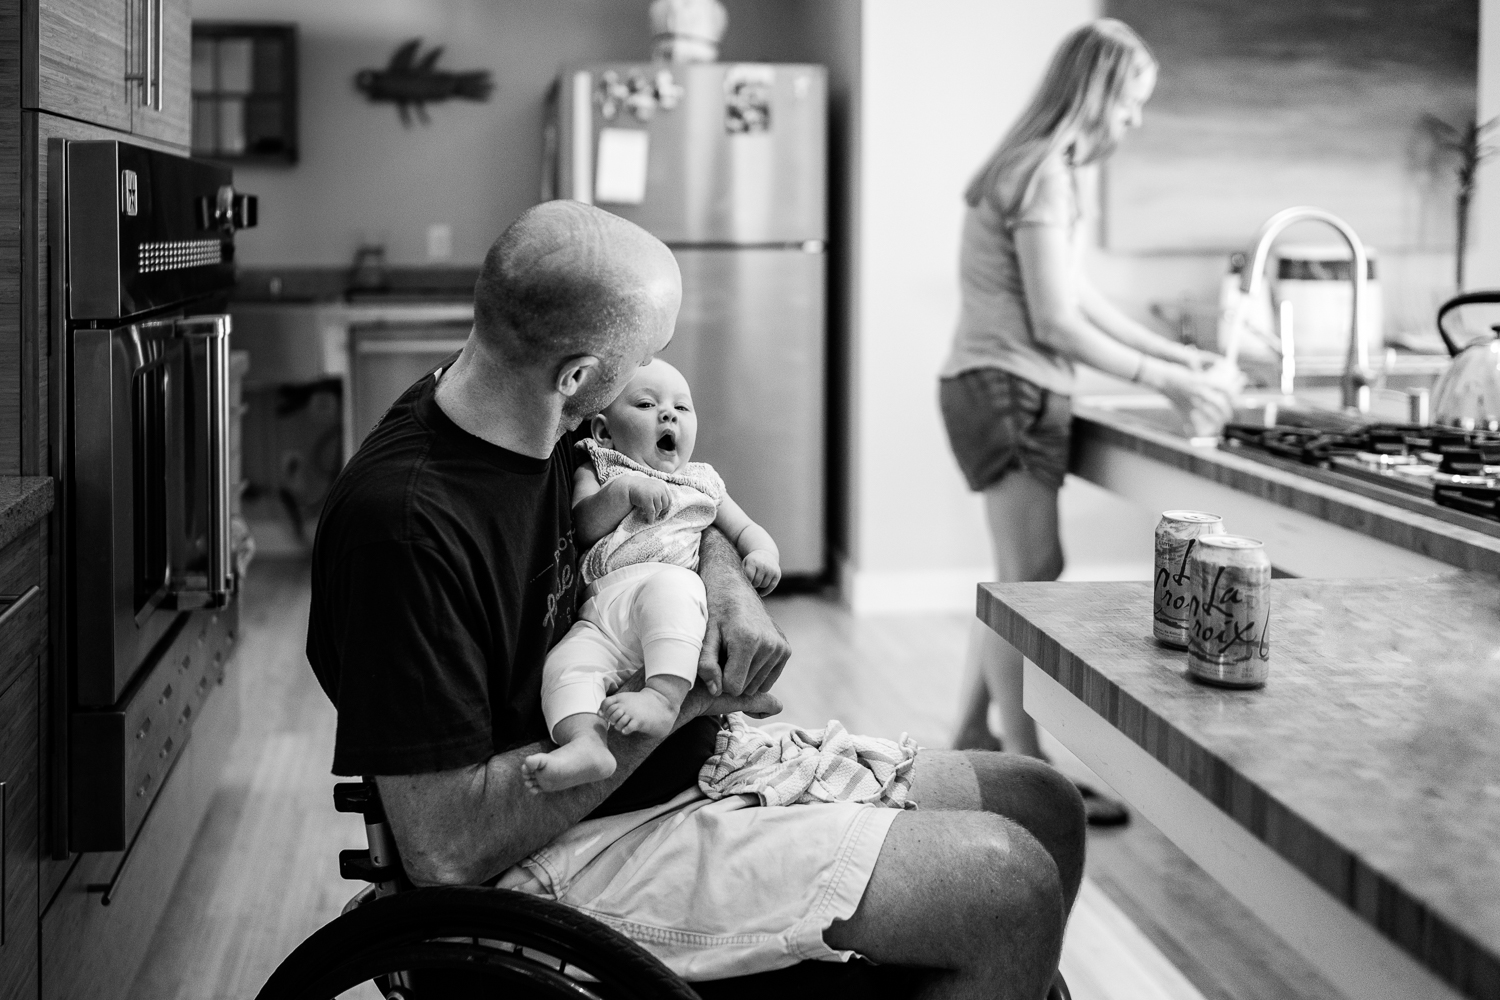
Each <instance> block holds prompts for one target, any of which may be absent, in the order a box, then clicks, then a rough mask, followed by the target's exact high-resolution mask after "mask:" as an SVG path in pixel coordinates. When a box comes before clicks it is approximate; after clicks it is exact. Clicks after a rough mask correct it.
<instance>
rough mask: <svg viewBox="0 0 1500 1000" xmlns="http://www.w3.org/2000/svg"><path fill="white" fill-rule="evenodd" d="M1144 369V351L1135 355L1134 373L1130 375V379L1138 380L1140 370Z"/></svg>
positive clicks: (1139, 378)
mask: <svg viewBox="0 0 1500 1000" xmlns="http://www.w3.org/2000/svg"><path fill="white" fill-rule="evenodd" d="M1145 370H1146V354H1145V352H1144V351H1142V352H1140V353H1138V354H1136V356H1135V373H1134V374H1133V375H1131V376H1130V381H1132V382H1140V380H1141V372H1143V371H1145Z"/></svg>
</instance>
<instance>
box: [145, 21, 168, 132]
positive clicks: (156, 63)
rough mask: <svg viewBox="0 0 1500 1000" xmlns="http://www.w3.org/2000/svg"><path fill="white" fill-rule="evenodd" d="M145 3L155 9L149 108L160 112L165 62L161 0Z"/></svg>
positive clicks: (164, 33)
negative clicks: (154, 38) (154, 39)
mask: <svg viewBox="0 0 1500 1000" xmlns="http://www.w3.org/2000/svg"><path fill="white" fill-rule="evenodd" d="M146 2H147V3H150V4H152V5H153V6H155V8H156V17H155V18H153V19H152V23H153V24H155V26H156V44H155V47H154V51H153V53H152V63H151V64H152V68H153V69H154V70H155V75H154V76H153V77H152V79H151V108H152V110H155V111H160V110H161V90H162V87H161V80H162V63H163V62H164V61H165V55H166V46H165V44H164V43H163V38H164V37H165V35H166V32H165V31H163V30H162V28H163V27H164V26H163V24H162V9H161V5H162V0H146Z"/></svg>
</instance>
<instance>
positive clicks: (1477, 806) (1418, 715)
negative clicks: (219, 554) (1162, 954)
mask: <svg viewBox="0 0 1500 1000" xmlns="http://www.w3.org/2000/svg"><path fill="white" fill-rule="evenodd" d="M1272 608H1273V612H1272V615H1273V617H1272V627H1271V644H1272V654H1271V676H1270V680H1269V682H1268V683H1267V684H1266V686H1265V687H1264V688H1262V689H1259V690H1252V691H1232V690H1225V689H1220V688H1214V687H1208V686H1205V685H1201V684H1198V683H1195V682H1193V681H1191V680H1190V679H1189V678H1188V677H1187V675H1186V673H1185V658H1186V654H1185V653H1182V652H1178V651H1174V650H1170V649H1167V648H1165V647H1162V646H1158V645H1157V644H1156V643H1155V641H1154V640H1153V639H1152V638H1151V585H1150V584H1149V583H1041V584H1037V583H1031V584H985V585H982V587H981V588H980V594H979V616H980V617H981V618H982V619H983V620H984V621H985V622H986V623H987V624H988V625H989V626H990V627H991V628H993V629H994V630H995V631H996V632H998V633H999V634H1000V635H1002V636H1005V637H1007V638H1008V639H1009V640H1010V641H1011V642H1012V643H1013V644H1014V645H1016V646H1017V647H1018V648H1019V649H1020V650H1021V651H1022V652H1024V653H1025V654H1026V656H1027V657H1029V658H1030V659H1031V660H1032V661H1033V662H1034V663H1036V664H1037V665H1038V666H1039V667H1040V668H1041V669H1042V670H1044V671H1046V672H1047V673H1048V674H1049V675H1051V676H1052V677H1054V678H1055V679H1056V680H1057V681H1058V682H1059V683H1061V684H1062V685H1063V686H1064V687H1066V688H1067V689H1068V690H1069V691H1070V692H1072V693H1073V694H1074V695H1075V696H1076V697H1078V698H1079V699H1080V700H1081V701H1082V702H1083V703H1084V704H1086V705H1087V706H1088V707H1089V708H1091V709H1092V710H1094V711H1095V712H1097V713H1098V714H1099V715H1100V716H1102V717H1103V718H1104V719H1106V720H1107V721H1109V722H1110V723H1111V724H1112V725H1114V726H1115V727H1116V728H1117V729H1119V730H1120V731H1121V732H1122V733H1124V734H1125V735H1126V736H1127V737H1129V738H1130V739H1131V740H1132V741H1134V742H1135V743H1136V744H1138V745H1139V746H1140V747H1142V748H1143V749H1144V750H1146V751H1147V752H1148V753H1150V754H1151V755H1152V756H1153V757H1155V758H1156V759H1157V760H1159V761H1160V762H1161V763H1163V764H1164V765H1166V766H1167V767H1168V768H1170V769H1171V770H1172V771H1173V772H1174V773H1175V774H1177V775H1178V776H1179V777H1181V778H1182V779H1183V780H1184V781H1185V782H1187V783H1188V784H1189V785H1190V786H1191V787H1192V788H1194V789H1195V790H1197V791H1198V792H1199V793H1201V794H1202V795H1204V796H1205V797H1206V798H1208V799H1209V800H1210V801H1211V802H1212V803H1213V804H1214V805H1215V806H1217V807H1218V808H1220V809H1222V810H1223V811H1224V812H1225V813H1227V814H1229V815H1230V816H1231V817H1232V818H1233V819H1234V820H1235V821H1236V822H1238V823H1239V824H1241V825H1242V826H1243V827H1244V828H1246V829H1247V830H1249V831H1250V832H1251V833H1252V834H1253V835H1254V836H1256V837H1257V838H1259V839H1260V840H1261V841H1263V842H1264V843H1266V844H1267V845H1268V846H1269V847H1270V848H1271V849H1272V850H1274V851H1276V852H1277V853H1278V854H1280V855H1281V856H1282V857H1283V858H1285V859H1286V860H1287V861H1289V862H1291V863H1292V864H1293V865H1295V866H1296V867H1297V868H1299V869H1300V870H1301V871H1303V872H1304V873H1305V874H1306V875H1307V876H1308V877H1309V878H1310V879H1312V880H1313V881H1315V882H1317V883H1318V884H1319V885H1321V886H1322V887H1323V888H1324V889H1326V890H1327V891H1328V892H1329V893H1331V894H1332V895H1333V896H1334V897H1335V898H1337V899H1339V900H1340V901H1342V902H1343V903H1345V904H1346V905H1347V906H1349V907H1350V908H1351V909H1353V910H1354V911H1355V912H1357V913H1358V914H1359V915H1360V916H1361V917H1363V918H1364V919H1365V920H1367V921H1368V922H1369V923H1371V924H1372V925H1374V926H1375V927H1376V928H1377V929H1379V930H1380V931H1381V932H1382V933H1383V934H1384V935H1386V937H1388V938H1389V939H1390V940H1392V941H1393V942H1395V943H1396V944H1397V945H1398V946H1400V947H1401V948H1403V949H1405V950H1406V951H1407V952H1408V953H1409V954H1411V955H1413V956H1414V957H1416V958H1417V959H1418V960H1419V961H1421V962H1423V963H1424V964H1425V965H1427V966H1428V967H1429V968H1430V969H1432V970H1433V971H1434V972H1435V973H1436V974H1437V975H1439V976H1441V977H1442V978H1443V979H1445V980H1446V981H1448V982H1450V983H1452V984H1453V985H1454V986H1455V987H1456V988H1457V989H1458V990H1460V991H1461V992H1463V993H1465V994H1467V995H1469V996H1473V997H1481V998H1497V997H1500V581H1496V580H1495V579H1494V578H1493V577H1490V576H1488V575H1486V574H1478V573H1453V574H1443V575H1440V576H1437V577H1431V578H1426V579H1417V580H1379V581H1363V580H1360V581H1344V580H1339V581H1329V580H1274V581H1272Z"/></svg>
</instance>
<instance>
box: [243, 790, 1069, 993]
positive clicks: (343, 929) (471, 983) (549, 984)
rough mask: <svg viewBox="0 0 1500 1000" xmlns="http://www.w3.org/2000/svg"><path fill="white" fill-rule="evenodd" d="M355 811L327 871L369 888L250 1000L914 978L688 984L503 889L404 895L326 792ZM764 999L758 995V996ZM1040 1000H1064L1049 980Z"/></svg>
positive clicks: (881, 979) (906, 974) (810, 985)
mask: <svg viewBox="0 0 1500 1000" xmlns="http://www.w3.org/2000/svg"><path fill="white" fill-rule="evenodd" d="M333 800H334V808H335V809H337V810H338V811H339V812H348V813H354V812H357V813H361V814H363V816H364V821H365V834H366V837H367V839H368V841H369V847H368V848H367V849H364V850H346V851H341V852H339V873H340V874H341V875H342V876H343V877H344V878H346V879H350V880H354V881H363V882H366V883H369V884H368V885H367V886H366V887H365V888H364V889H363V890H361V891H360V892H359V893H358V894H357V895H356V896H355V897H354V898H353V899H351V900H350V901H349V903H348V905H346V906H345V907H344V910H343V913H342V914H341V915H340V916H338V917H337V918H335V919H334V920H332V921H330V922H329V923H328V924H327V925H326V926H324V927H322V928H321V929H319V930H318V931H316V932H315V933H314V934H313V935H312V936H311V937H309V938H308V939H307V940H306V941H304V942H303V943H302V944H300V945H299V946H298V947H297V948H296V950H294V951H293V952H292V953H291V954H290V955H288V956H287V958H286V960H285V961H283V962H282V963H281V965H280V966H279V967H278V968H277V969H276V971H275V972H274V973H272V975H271V978H270V979H269V980H267V981H266V984H265V986H264V987H263V988H262V989H261V991H260V993H259V994H258V995H257V1000H332V998H335V997H338V996H340V995H341V994H343V993H344V992H346V991H348V990H352V989H355V988H356V987H358V986H360V985H361V984H363V983H366V982H373V983H374V984H375V986H376V987H377V988H378V989H379V991H380V995H381V996H383V997H384V998H385V1000H439V998H441V1000H464V998H469V997H474V998H480V997H484V998H495V1000H509V998H525V1000H530V998H533V997H537V998H570V1000H765V997H767V996H775V995H777V993H778V992H781V993H788V992H791V993H792V994H793V995H817V994H814V993H812V992H811V991H815V990H816V991H832V992H831V995H833V996H839V997H843V996H850V997H857V998H859V1000H909V998H910V997H912V996H913V995H915V993H916V991H917V989H918V987H919V986H920V985H921V976H922V970H919V969H908V968H901V967H895V966H876V965H874V964H872V963H869V962H865V961H861V960H857V959H856V960H854V961H851V962H847V963H840V962H818V961H809V962H803V963H801V964H799V965H794V966H792V967H790V968H785V969H778V970H775V971H773V972H763V973H757V974H755V975H751V976H744V977H740V978H736V979H721V980H716V981H713V982H702V983H695V984H692V985H689V984H688V983H686V982H684V981H683V980H682V979H679V978H678V977H677V976H676V975H675V974H673V972H672V971H671V970H670V969H668V968H667V967H666V966H665V965H663V964H662V963H661V962H660V961H658V960H657V959H656V958H654V957H653V956H652V955H651V954H649V953H648V952H646V951H645V950H644V949H643V948H641V947H640V946H639V945H637V944H635V943H634V942H633V941H631V940H630V939H629V938H626V937H625V936H624V935H622V934H620V933H619V932H618V931H615V930H614V929H613V928H610V927H608V926H606V925H605V924H603V923H601V922H600V921H598V920H595V919H593V918H592V917H589V916H587V915H585V914H583V913H581V912H580V911H578V910H575V909H573V908H572V907H570V906H565V905H563V904H562V903H557V902H554V901H552V900H549V899H542V898H539V897H536V896H530V895H527V894H525V893H521V892H515V891H512V890H508V889H495V888H487V887H483V886H437V887H416V886H413V885H412V883H411V882H410V881H409V880H408V879H407V877H406V874H405V872H404V870H403V869H402V867H401V863H400V860H399V858H398V857H397V855H396V842H395V838H394V837H393V836H392V834H391V830H390V827H389V825H388V824H387V823H386V819H385V811H384V808H383V807H382V805H381V802H380V795H379V792H378V790H377V789H376V786H375V782H374V781H373V780H372V779H366V780H364V781H362V782H358V781H356V782H341V783H339V784H338V785H336V786H335V787H334V792H333ZM768 991H770V992H768ZM1047 996H1048V1000H1069V994H1068V989H1067V985H1066V984H1065V983H1064V982H1063V979H1062V975H1061V973H1059V974H1058V975H1057V977H1056V978H1055V979H1054V980H1053V984H1052V987H1051V990H1050V992H1049V993H1048V995H1047Z"/></svg>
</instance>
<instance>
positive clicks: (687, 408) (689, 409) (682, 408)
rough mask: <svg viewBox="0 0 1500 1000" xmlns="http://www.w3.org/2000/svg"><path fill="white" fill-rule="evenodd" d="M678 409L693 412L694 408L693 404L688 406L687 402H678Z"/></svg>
mask: <svg viewBox="0 0 1500 1000" xmlns="http://www.w3.org/2000/svg"><path fill="white" fill-rule="evenodd" d="M677 409H679V410H681V411H682V412H683V413H692V412H693V408H692V407H691V406H688V405H687V404H685V403H678V404H677Z"/></svg>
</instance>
